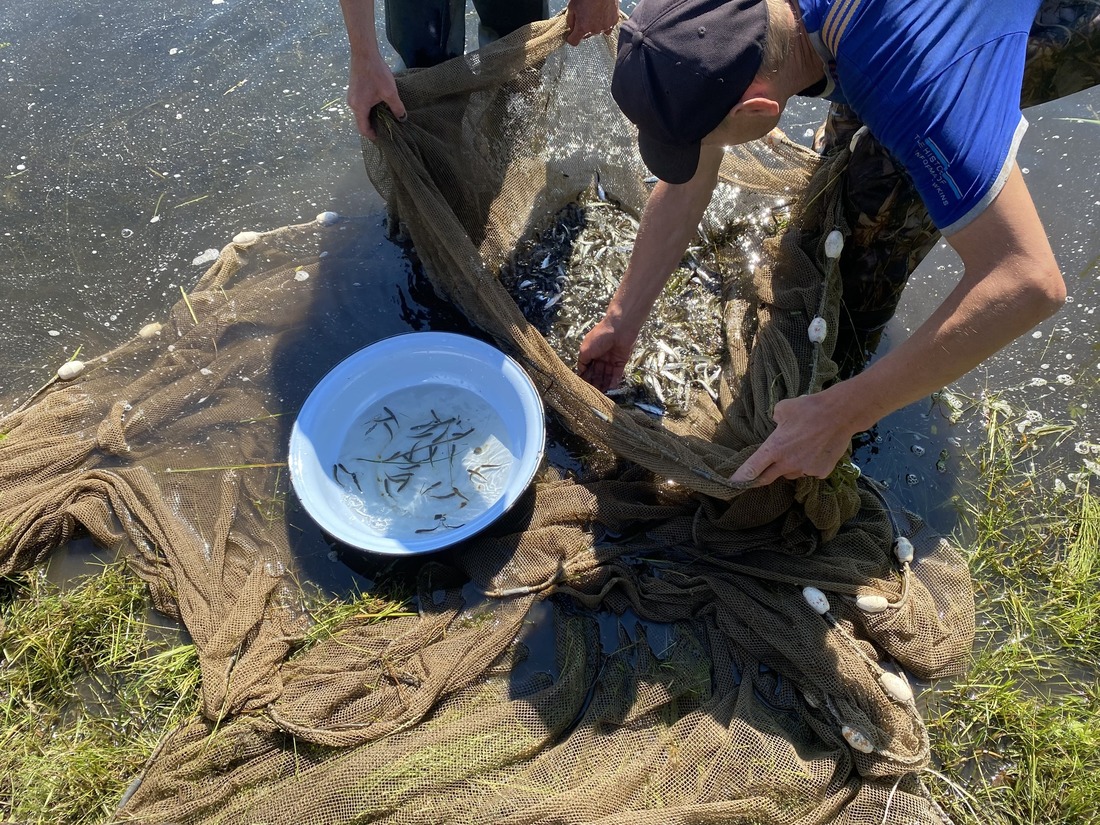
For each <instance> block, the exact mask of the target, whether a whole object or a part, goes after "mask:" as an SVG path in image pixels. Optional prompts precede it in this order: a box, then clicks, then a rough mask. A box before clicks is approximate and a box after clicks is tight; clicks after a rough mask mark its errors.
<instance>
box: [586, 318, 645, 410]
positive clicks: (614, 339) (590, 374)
mask: <svg viewBox="0 0 1100 825" xmlns="http://www.w3.org/2000/svg"><path fill="white" fill-rule="evenodd" d="M636 338H637V336H636V335H625V334H623V333H620V332H618V331H616V329H615V327H614V325H613V323H612V322H611V321H610V320H609V319H608V318H607V316H604V317H603V319H601V320H600V322H599V323H598V324H596V326H594V327H592V329H591V330H589V332H588V334H587V335H586V336H584V340H583V341H581V351H580V357H579V359H578V361H577V372H578V373H579V374H580V376H581V378H583V379H584V380H585V381H587V382H588V383H589V384H591V385H592V386H594V387H595V388H596V389H598V390H600V391H602V392H607V391H608V390H613V389H615V388H616V387H618V386H619V384H621V383H622V380H623V370H624V369H626V362H627V361H628V360H629V359H630V351H631V350H632V349H633V348H634V341H635V340H636Z"/></svg>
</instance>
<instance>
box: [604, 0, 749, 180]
mask: <svg viewBox="0 0 1100 825" xmlns="http://www.w3.org/2000/svg"><path fill="white" fill-rule="evenodd" d="M767 32H768V8H767V1H766V0H639V2H638V5H637V6H636V7H635V8H634V11H633V12H632V13H631V15H630V17H629V18H627V19H626V20H624V21H623V23H622V25H621V27H620V28H619V51H618V56H617V57H616V59H615V73H614V75H613V76H612V79H611V94H612V95H613V96H614V98H615V102H616V103H618V104H619V108H620V109H622V110H623V114H625V115H626V116H627V117H628V118H629V119H630V120H631V122H633V123H634V125H635V126H637V127H638V150H639V151H640V152H641V155H642V160H644V161H645V165H646V166H648V167H649V170H650V171H651V172H652V173H653V174H654V175H656V176H657V177H658V178H660V179H661V180H663V181H666V182H668V183H686V182H687V181H689V180H691V178H692V176H693V175H694V174H695V170H696V168H697V167H698V166H699V142H700V141H701V140H702V139H703V138H704V137H705V136H706V135H707V134H709V133H710V132H712V131H713V130H714V129H715V127H717V126H718V124H719V123H721V122H722V121H723V120H724V119H725V117H726V115H728V114H729V112H730V110H731V109H732V108H733V107H734V106H735V105H737V102H738V101H739V100H741V97H742V95H744V94H745V90H746V89H748V87H749V84H750V83H752V80H753V78H754V77H756V73H757V72H758V71H759V70H760V65H761V63H762V61H763V55H764V39H765V37H766V36H767Z"/></svg>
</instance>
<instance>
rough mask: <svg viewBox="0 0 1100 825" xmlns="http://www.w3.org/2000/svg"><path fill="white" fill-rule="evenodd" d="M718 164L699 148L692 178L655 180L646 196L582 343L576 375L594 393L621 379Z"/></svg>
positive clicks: (713, 152) (712, 153) (713, 150)
mask: <svg viewBox="0 0 1100 825" xmlns="http://www.w3.org/2000/svg"><path fill="white" fill-rule="evenodd" d="M721 163H722V149H721V148H720V147H717V146H703V147H702V151H701V153H700V156H699V168H698V169H697V170H696V172H695V177H693V178H692V179H691V180H690V181H688V182H687V183H683V184H678V185H674V184H668V183H664V182H663V181H658V182H657V185H656V186H655V187H654V188H653V191H652V192H650V194H649V199H648V200H647V201H646V206H645V211H644V213H643V214H642V222H641V226H640V227H639V228H638V237H637V238H636V239H635V241H634V250H633V252H631V255H630V263H629V264H628V265H627V268H626V272H625V273H624V274H623V278H622V280H621V281H620V282H619V288H618V289H617V290H616V291H615V295H614V297H612V299H611V303H610V304H609V305H608V307H607V312H606V313H605V314H604V317H603V318H602V319H601V320H600V322H599V323H598V324H596V326H595V327H593V328H592V330H591V331H590V332H589V333H588V334H587V335H586V336H585V337H584V340H583V341H582V342H581V348H580V358H579V361H578V363H577V371H578V372H579V373H580V374H581V376H582V377H583V378H584V379H585V380H586V381H588V382H589V383H590V384H592V385H594V386H595V387H596V388H597V389H600V390H604V391H606V390H610V389H614V388H615V387H617V386H619V383H620V382H621V381H622V377H623V369H624V368H625V367H626V363H627V361H628V360H629V358H630V353H631V350H632V349H633V348H634V342H635V340H637V338H638V333H639V332H640V331H641V328H642V324H644V323H645V320H646V318H647V317H648V315H649V312H650V310H651V309H652V308H653V304H654V302H655V301H656V300H657V296H658V295H660V294H661V290H662V289H663V288H664V285H665V283H666V282H667V281H668V278H669V276H670V275H671V274H672V272H673V271H674V270H675V269H676V266H677V265H678V264H679V263H680V260H681V258H683V256H684V250H686V249H687V246H688V243H689V242H690V241H691V238H692V236H693V235H694V234H695V230H696V227H698V226H699V221H700V220H701V219H702V217H703V213H704V212H705V211H706V208H707V205H708V204H709V203H710V197H711V195H712V194H713V192H714V186H715V184H716V183H717V182H718V167H719V166H720V165H721Z"/></svg>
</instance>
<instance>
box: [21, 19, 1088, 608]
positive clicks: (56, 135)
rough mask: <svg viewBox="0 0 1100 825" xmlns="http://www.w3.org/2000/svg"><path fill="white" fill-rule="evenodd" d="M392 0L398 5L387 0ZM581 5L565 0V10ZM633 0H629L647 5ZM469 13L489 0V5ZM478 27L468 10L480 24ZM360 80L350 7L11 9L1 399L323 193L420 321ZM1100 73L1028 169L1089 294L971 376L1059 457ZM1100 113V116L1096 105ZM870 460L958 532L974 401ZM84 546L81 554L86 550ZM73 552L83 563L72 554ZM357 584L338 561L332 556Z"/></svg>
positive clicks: (918, 408) (1067, 260)
mask: <svg viewBox="0 0 1100 825" xmlns="http://www.w3.org/2000/svg"><path fill="white" fill-rule="evenodd" d="M380 5H381V4H380ZM562 5H563V3H561V2H558V3H553V4H552V8H553V9H554V10H555V11H556V10H558V9H559V8H560V7H561V6H562ZM628 5H629V4H628ZM471 13H472V12H471ZM475 31H476V27H475V26H469V27H468V41H472V40H473V38H474V36H475ZM345 91H346V40H345V35H344V31H343V25H342V22H341V20H340V16H339V10H338V6H337V4H336V3H327V4H293V3H284V2H277V0H250V2H244V0H187V2H182V3H175V4H169V5H165V4H162V3H153V2H149V0H134V2H131V3H127V4H117V3H109V2H107V0H65V2H62V0H43V2H40V3H36V4H4V5H3V7H2V8H0V112H3V116H2V118H0V217H2V221H0V299H2V301H3V310H4V319H5V321H4V325H5V326H4V334H3V336H2V337H0V398H3V399H6V403H18V401H19V400H20V399H21V398H23V397H25V396H26V395H27V394H29V393H30V392H31V391H33V390H34V389H35V388H37V387H38V386H40V385H41V384H42V383H43V382H44V381H46V380H47V379H48V378H49V377H50V376H51V375H52V374H53V371H54V370H55V369H56V367H57V366H58V365H59V364H60V363H62V362H63V361H64V360H65V359H67V358H68V357H69V356H70V355H71V354H72V353H73V352H74V351H75V350H76V349H77V348H78V347H79V348H81V351H82V352H83V353H85V354H87V353H91V352H98V351H102V350H105V349H108V348H110V347H112V346H114V345H116V344H118V343H119V342H121V341H123V340H125V339H126V338H128V337H129V336H130V335H132V334H133V332H134V331H135V330H137V329H139V328H140V327H141V326H142V325H144V324H145V323H147V322H148V321H151V320H154V319H156V318H158V317H160V316H161V315H162V314H163V312H164V309H165V308H166V307H167V306H170V305H171V304H172V303H174V302H175V301H176V300H177V299H178V298H179V295H180V289H181V288H182V289H185V290H186V289H189V288H190V287H191V286H193V284H194V283H195V282H196V280H197V279H198V277H199V276H200V275H201V273H202V272H203V270H204V269H205V268H206V266H207V265H208V264H209V262H210V255H211V250H216V249H218V248H220V247H221V246H222V245H224V244H225V243H226V242H227V241H228V240H229V239H231V238H232V237H233V236H234V235H235V234H236V233H238V232H240V231H242V230H247V229H256V230H263V229H269V228H273V227H276V226H281V225H285V224H290V223H298V222H302V221H307V220H310V219H312V218H313V217H314V216H315V215H316V214H318V213H319V212H321V211H325V210H331V211H335V212H338V213H341V214H355V215H367V216H372V217H373V218H375V220H374V221H373V223H372V224H371V225H372V226H374V227H375V232H376V234H375V235H374V236H372V237H369V238H364V239H361V240H362V242H363V243H364V245H365V247H370V248H372V249H374V250H375V251H376V252H380V253H381V254H388V255H392V259H393V268H392V273H393V280H392V282H391V283H389V284H379V285H374V286H376V287H377V288H378V289H379V291H380V292H379V294H380V296H381V300H380V302H379V304H378V313H379V318H378V320H379V336H380V337H381V335H383V334H392V333H393V332H399V331H404V330H405V329H408V328H409V327H408V324H407V323H406V322H405V321H403V320H401V318H403V317H407V316H403V315H402V307H407V306H408V305H409V303H410V302H412V303H414V304H415V299H413V298H412V296H411V293H410V289H409V284H410V277H411V274H410V272H411V270H410V267H409V263H408V261H407V260H406V259H405V258H404V257H403V256H402V254H401V252H400V250H399V249H397V248H396V247H393V246H392V245H390V244H389V242H388V241H387V240H385V237H384V232H383V224H382V204H381V202H380V199H379V198H378V196H377V194H376V193H374V192H373V191H372V190H371V188H370V186H369V183H368V182H367V179H366V176H365V173H364V172H363V167H362V161H361V157H360V151H359V140H358V136H357V134H356V132H355V128H354V122H353V119H352V117H351V115H350V112H349V111H348V110H347V109H346V107H345V106H344V104H343V99H344V95H345ZM1098 107H1100V91H1096V90H1090V91H1086V92H1083V93H1080V94H1078V95H1075V96H1073V97H1071V98H1068V99H1066V100H1063V101H1058V102H1056V103H1052V104H1047V105H1045V106H1043V107H1039V108H1037V109H1033V110H1030V111H1029V112H1028V116H1029V120H1030V121H1031V128H1030V129H1029V131H1028V133H1027V135H1026V137H1025V139H1024V142H1023V146H1022V148H1021V152H1020V162H1021V165H1022V166H1023V167H1024V168H1025V169H1026V174H1027V180H1028V183H1029V185H1030V187H1031V190H1032V192H1033V195H1034V197H1035V199H1036V201H1037V203H1038V206H1039V209H1040V212H1041V214H1042V215H1043V218H1044V221H1045V223H1046V225H1047V228H1048V231H1049V233H1050V236H1051V239H1052V242H1053V244H1054V247H1055V250H1056V253H1057V255H1058V258H1059V261H1060V263H1061V265H1062V267H1063V270H1064V272H1065V274H1066V278H1067V281H1068V284H1069V291H1070V296H1071V300H1070V303H1068V304H1067V306H1066V308H1065V310H1064V311H1063V312H1062V313H1060V314H1059V315H1058V316H1057V317H1055V318H1053V319H1051V320H1050V321H1048V322H1046V323H1044V324H1043V325H1041V326H1040V327H1039V328H1038V329H1037V330H1036V331H1035V333H1034V335H1028V336H1025V337H1024V338H1023V339H1021V340H1019V341H1018V342H1016V343H1015V344H1014V345H1013V346H1011V347H1009V348H1008V349H1007V350H1005V351H1004V352H1002V353H1001V354H999V355H998V356H996V357H995V358H992V359H990V360H989V361H988V362H987V363H986V364H984V365H982V367H980V368H979V369H976V370H974V371H973V373H971V374H970V375H968V376H966V377H965V378H964V379H963V380H962V381H960V382H959V385H958V389H959V390H960V392H962V393H965V394H968V395H971V396H978V395H980V394H981V393H982V392H983V391H991V390H997V391H1003V392H1005V393H1006V397H1008V398H1009V399H1010V400H1011V403H1012V405H1013V407H1014V408H1017V409H1019V410H1020V411H1021V412H1023V411H1030V412H1031V413H1033V414H1034V415H1037V416H1039V419H1036V420H1041V421H1044V422H1050V423H1053V422H1066V423H1067V424H1070V425H1072V426H1073V429H1072V431H1071V432H1070V434H1069V435H1068V436H1067V438H1066V439H1064V441H1063V444H1062V445H1061V447H1060V448H1059V451H1058V452H1057V453H1056V457H1054V458H1051V457H1044V458H1043V461H1052V462H1053V461H1056V462H1057V464H1058V466H1057V468H1055V469H1054V470H1052V472H1054V473H1055V474H1057V475H1058V476H1059V478H1061V479H1063V480H1065V483H1068V484H1070V485H1071V486H1072V477H1073V474H1074V473H1079V472H1083V471H1087V468H1086V465H1085V464H1084V463H1083V461H1084V456H1083V454H1082V453H1080V452H1077V451H1075V449H1074V447H1075V445H1080V444H1081V443H1090V442H1095V441H1097V440H1100V438H1098V436H1097V434H1096V429H1097V417H1096V411H1095V409H1094V407H1093V406H1092V404H1091V400H1092V396H1093V394H1094V391H1095V388H1096V383H1097V374H1098V361H1100V354H1098V351H1097V349H1098V346H1100V345H1098V342H1097V331H1096V329H1097V324H1096V317H1095V315H1094V312H1095V310H1096V307H1097V305H1098V304H1100V297H1098V294H1097V285H1098V275H1097V272H1098V270H1097V260H1098V259H1100V233H1097V232H1096V227H1095V223H1096V220H1097V214H1098V210H1100V196H1097V195H1096V193H1095V189H1096V185H1095V182H1096V181H1097V180H1100V160H1098V157H1100V153H1098V152H1097V147H1098V145H1100V123H1098V122H1095V121H1096V120H1097V119H1098V118H1097V114H1096V109H1097V108H1098ZM822 113H823V108H822V107H821V105H820V104H819V103H816V102H801V103H799V104H797V105H795V106H793V107H792V108H791V110H790V111H789V112H788V114H787V115H786V117H785V120H784V123H783V124H782V125H783V127H784V128H785V129H786V130H787V131H788V133H789V134H790V135H791V136H792V137H794V138H796V139H801V140H806V141H808V139H809V134H811V133H812V130H813V128H814V127H816V125H817V124H818V122H819V121H820V118H821V115H822ZM1089 121H1092V122H1089ZM958 275H959V265H958V262H957V259H956V258H955V257H954V255H953V253H952V252H951V250H950V249H948V248H947V247H946V246H941V247H939V248H937V249H936V250H935V251H934V253H933V254H932V255H931V256H930V257H929V258H928V260H926V261H925V263H924V264H923V265H922V266H921V268H920V269H919V270H918V272H917V273H916V274H915V275H914V277H913V280H912V283H911V286H910V288H909V289H908V290H907V291H906V294H905V297H904V299H903V302H902V305H901V307H900V310H899V312H898V315H897V316H896V318H895V319H894V321H893V322H892V323H891V325H890V327H889V328H888V330H887V334H886V338H885V340H884V343H883V346H882V348H881V350H880V352H882V351H886V350H888V349H889V347H891V346H893V345H895V344H896V343H897V342H898V341H900V340H902V339H903V338H904V336H905V335H906V334H907V332H908V331H909V330H911V329H913V328H915V327H916V326H917V325H918V324H919V322H920V321H921V320H922V319H923V318H924V317H925V316H927V314H928V313H929V312H930V311H931V309H932V308H933V307H934V306H935V305H936V304H937V303H938V302H939V301H940V300H941V299H942V298H943V296H945V295H946V294H947V292H948V291H949V290H950V289H951V287H952V286H953V284H954V283H955V281H956V280H957V278H958ZM874 436H875V440H874V441H872V442H870V443H868V444H867V445H866V446H865V447H863V448H861V450H860V452H859V453H858V454H857V456H856V458H857V461H858V462H859V463H860V464H861V465H862V466H863V467H864V470H865V471H866V472H868V473H869V474H871V475H873V476H875V477H876V478H879V479H881V480H883V481H884V482H886V483H887V484H888V485H889V486H890V488H891V491H892V495H893V496H894V497H895V499H896V500H897V502H898V506H905V507H909V508H910V509H912V510H914V511H916V512H918V513H920V514H922V515H924V516H925V517H926V518H928V519H929V520H930V521H931V522H932V524H933V526H935V527H936V528H937V529H939V530H940V531H941V532H950V531H951V530H952V529H954V527H955V525H956V518H955V508H956V506H957V504H956V502H955V501H954V498H955V496H956V495H957V494H958V490H959V489H960V485H959V483H958V480H959V478H960V477H962V476H964V475H965V474H966V473H968V472H970V469H969V462H968V461H967V460H966V459H965V456H966V455H967V454H968V453H972V452H973V451H974V450H975V449H976V448H977V447H978V445H980V444H981V442H982V439H983V436H982V433H981V428H980V426H978V422H977V417H976V416H970V417H969V418H968V419H964V422H962V423H958V424H955V423H952V421H951V420H950V418H949V417H948V416H946V415H945V414H944V412H943V410H942V409H940V408H937V407H935V406H934V405H933V404H932V403H931V402H929V403H926V404H915V405H913V406H911V407H909V408H907V409H905V410H902V411H901V412H898V413H896V414H894V415H892V416H890V417H889V418H887V419H886V420H885V421H883V422H882V423H881V424H880V425H879V427H877V428H876V431H875V433H874ZM73 555H74V557H79V555H80V553H79V552H78V551H77V550H74V551H73ZM58 568H59V569H62V568H64V569H68V568H67V567H65V566H64V565H58ZM317 575H318V577H319V578H322V579H330V582H329V584H330V585H331V586H332V587H335V588H339V579H340V576H339V575H336V574H335V573H333V574H329V573H318V574H317Z"/></svg>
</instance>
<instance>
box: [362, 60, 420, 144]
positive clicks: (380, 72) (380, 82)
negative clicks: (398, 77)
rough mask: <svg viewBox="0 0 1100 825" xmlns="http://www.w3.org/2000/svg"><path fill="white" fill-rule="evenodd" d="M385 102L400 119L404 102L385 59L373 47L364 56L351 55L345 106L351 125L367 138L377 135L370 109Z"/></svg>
mask: <svg viewBox="0 0 1100 825" xmlns="http://www.w3.org/2000/svg"><path fill="white" fill-rule="evenodd" d="M379 103H385V104H386V105H387V106H389V107H390V111H391V112H393V115H394V117H396V118H397V119H398V120H404V119H405V117H406V112H405V104H404V103H402V102H401V98H400V97H399V96H398V94H397V84H396V83H395V82H394V79H393V72H391V71H390V68H389V66H387V65H386V61H385V60H383V59H382V56H381V54H379V52H378V51H377V50H374V51H372V52H371V53H369V54H366V55H356V54H352V56H351V69H350V71H349V74H348V106H349V107H351V110H352V112H354V113H355V125H356V126H357V127H358V128H359V133H360V134H361V135H364V136H365V137H368V138H370V139H371V140H375V139H377V137H378V135H377V134H376V133H375V131H374V127H373V126H372V125H371V122H370V112H371V109H373V108H374V107H375V106H376V105H377V104H379Z"/></svg>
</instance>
